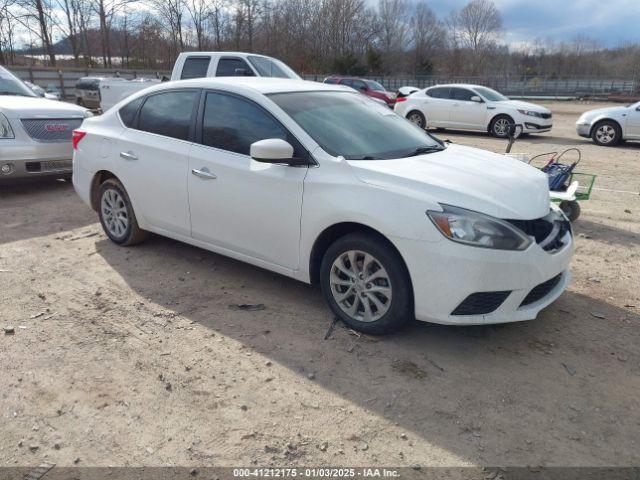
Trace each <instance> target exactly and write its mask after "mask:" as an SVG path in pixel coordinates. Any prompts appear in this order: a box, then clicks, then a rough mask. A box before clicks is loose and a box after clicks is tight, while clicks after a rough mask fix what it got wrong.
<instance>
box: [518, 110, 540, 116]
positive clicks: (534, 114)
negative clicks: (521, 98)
mask: <svg viewBox="0 0 640 480" xmlns="http://www.w3.org/2000/svg"><path fill="white" fill-rule="evenodd" d="M518 111H519V112H520V113H521V114H522V115H528V116H530V117H538V118H542V114H541V113H538V112H532V111H531V110H518Z"/></svg>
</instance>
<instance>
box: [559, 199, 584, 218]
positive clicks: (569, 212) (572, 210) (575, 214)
mask: <svg viewBox="0 0 640 480" xmlns="http://www.w3.org/2000/svg"><path fill="white" fill-rule="evenodd" d="M560 210H562V212H563V213H564V214H565V215H566V216H567V218H568V219H569V221H570V222H575V221H576V220H578V218H580V204H579V203H578V202H577V201H575V200H571V201H569V200H565V201H563V202H560Z"/></svg>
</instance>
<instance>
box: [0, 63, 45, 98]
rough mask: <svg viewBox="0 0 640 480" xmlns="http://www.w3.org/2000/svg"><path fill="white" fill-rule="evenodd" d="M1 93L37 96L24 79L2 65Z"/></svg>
mask: <svg viewBox="0 0 640 480" xmlns="http://www.w3.org/2000/svg"><path fill="white" fill-rule="evenodd" d="M0 95H20V96H22V97H36V96H37V95H36V94H35V93H33V91H31V89H30V88H29V87H27V86H26V85H25V84H24V83H22V80H19V79H18V77H16V76H14V75H13V74H12V73H11V72H9V70H7V69H5V68H2V67H0Z"/></svg>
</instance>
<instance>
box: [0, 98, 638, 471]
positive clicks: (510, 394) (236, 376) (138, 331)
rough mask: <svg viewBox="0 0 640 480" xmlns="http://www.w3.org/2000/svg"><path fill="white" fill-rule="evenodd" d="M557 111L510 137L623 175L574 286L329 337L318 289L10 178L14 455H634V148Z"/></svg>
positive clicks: (2, 355) (439, 461) (0, 354)
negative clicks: (474, 314) (495, 322)
mask: <svg viewBox="0 0 640 480" xmlns="http://www.w3.org/2000/svg"><path fill="white" fill-rule="evenodd" d="M551 108H552V109H553V111H554V113H555V123H556V126H555V127H554V129H553V131H552V132H551V133H550V134H544V135H538V136H529V137H525V138H523V139H521V140H520V141H519V142H518V143H517V144H516V146H515V147H514V151H522V152H529V153H534V152H540V153H541V152H545V151H549V150H555V149H559V148H561V149H564V148H568V147H579V148H580V149H582V152H583V161H582V164H581V166H580V169H579V170H582V171H585V172H592V173H596V174H598V176H599V177H598V180H597V187H599V188H601V189H608V190H596V191H594V194H593V197H592V199H591V200H590V201H589V202H585V203H584V204H583V216H582V217H581V219H580V220H579V221H578V222H577V223H576V224H575V232H576V241H577V254H576V257H575V261H574V263H573V273H574V280H573V283H572V285H571V286H570V288H569V290H568V291H567V292H566V293H565V294H564V295H563V296H562V297H561V298H560V299H559V300H558V301H557V302H556V303H555V304H554V305H552V306H551V307H549V308H548V309H546V310H545V311H544V312H542V313H541V315H540V316H539V318H538V319H537V320H535V321H531V322H525V323H519V324H511V325H505V326H487V327H472V328H453V327H444V326H438V325H429V324H426V323H416V324H413V325H411V326H409V327H408V328H407V329H405V330H404V331H402V332H400V333H399V334H396V335H393V336H388V337H380V338H374V337H368V336H363V335H357V334H355V333H354V332H351V331H349V330H347V329H345V328H343V327H341V326H338V327H336V329H335V331H334V332H333V334H332V335H331V336H330V338H329V339H326V340H325V334H326V332H327V329H328V328H329V325H330V323H331V320H332V318H331V316H330V314H329V311H328V309H327V308H326V307H325V306H324V304H323V300H322V297H321V294H320V292H319V290H317V289H315V288H312V287H310V286H306V285H303V284H300V283H297V282H295V281H293V280H289V279H287V278H284V277H281V276H278V275H275V274H272V273H270V272H267V271H264V270H260V269H258V268H255V267H252V266H248V265H245V264H242V263H239V262H236V261H234V260H230V259H227V258H225V257H222V256H219V255H216V254H213V253H209V252H206V251H204V250H200V249H197V248H194V247H190V246H187V245H184V244H180V243H177V242H174V241H172V240H168V239H164V238H160V237H154V238H152V239H151V240H150V241H149V242H147V243H145V244H143V245H141V246H138V247H134V248H120V247H117V246H115V245H114V244H112V243H111V242H109V241H108V240H107V239H106V236H105V235H104V234H103V233H102V230H101V228H100V226H99V224H98V223H97V216H96V214H95V212H93V211H91V210H90V209H89V208H87V207H86V206H85V205H84V204H82V203H81V202H80V200H79V199H78V198H77V197H76V195H75V193H74V191H73V188H72V187H71V186H70V184H68V183H65V182H62V181H59V182H48V183H41V184H34V185H27V186H24V185H23V186H16V187H0V189H1V190H0V327H3V326H4V327H6V326H13V327H14V328H15V333H13V334H4V333H2V332H1V331H0V364H1V368H0V385H2V387H1V388H0V432H1V434H0V466H24V465H38V464H41V463H43V462H49V463H54V464H57V465H59V466H61V465H84V466H110V465H118V466H139V465H145V466H151V465H216V466H237V465H252V464H257V465H260V466H268V465H279V466H283V465H305V466H311V465H335V466H338V465H343V466H368V465H378V466H383V465H386V466H389V465H393V466H408V465H411V464H421V465H425V466H426V465H433V466H436V465H438V466H443V465H446V466H459V465H461V466H464V465H534V466H535V465H547V466H552V465H563V466H566V465H570V466H578V465H580V466H616V465H638V464H639V463H640V453H639V452H640V448H639V446H640V445H639V443H640V437H639V436H638V431H640V402H639V397H638V392H640V377H639V373H640V355H639V353H640V329H639V328H638V327H639V326H640V315H639V313H638V312H639V310H640V274H639V272H640V268H639V267H640V225H639V223H638V220H639V219H640V196H639V195H638V192H639V190H640V144H626V145H624V146H621V147H618V148H602V147H597V146H595V145H593V144H592V143H590V142H589V141H587V140H584V139H580V138H579V137H577V136H576V135H575V132H574V127H573V123H574V122H575V120H576V118H577V116H578V115H579V113H580V112H582V111H584V110H587V109H590V108H594V105H592V104H585V103H553V104H551ZM441 136H442V137H443V138H450V139H451V140H452V141H454V142H458V143H462V144H468V145H475V146H481V147H484V148H488V149H490V150H494V151H503V150H504V147H505V142H502V141H497V140H494V139H491V138H488V137H487V136H486V135H482V134H469V133H465V134H462V133H456V132H444V133H442V134H441ZM610 190H619V191H625V192H630V193H622V192H614V191H610ZM242 303H250V304H259V303H261V304H264V305H265V309H264V310H259V311H236V310H233V309H231V308H230V307H229V306H230V305H233V304H242Z"/></svg>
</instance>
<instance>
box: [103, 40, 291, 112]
mask: <svg viewBox="0 0 640 480" xmlns="http://www.w3.org/2000/svg"><path fill="white" fill-rule="evenodd" d="M203 77H275V78H293V79H300V77H299V76H298V74H297V73H296V72H294V71H293V70H291V68H289V67H288V66H287V65H285V64H284V63H283V62H281V61H280V60H278V59H275V58H271V57H267V56H265V55H256V54H254V53H244V52H184V53H181V54H180V55H178V58H177V59H176V62H175V64H174V65H173V71H172V72H171V78H170V80H172V81H173V80H188V79H191V78H203ZM159 82H160V80H159V79H142V80H140V79H138V80H132V81H128V82H123V83H114V82H112V81H109V80H104V81H102V82H101V83H100V94H101V101H100V106H101V107H102V110H103V111H106V110H108V109H109V108H111V107H112V106H113V105H115V104H116V103H118V102H119V101H120V100H122V99H124V98H127V97H128V96H129V95H131V94H133V93H135V92H137V91H140V90H143V89H145V88H147V87H149V86H150V84H153V83H159Z"/></svg>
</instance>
